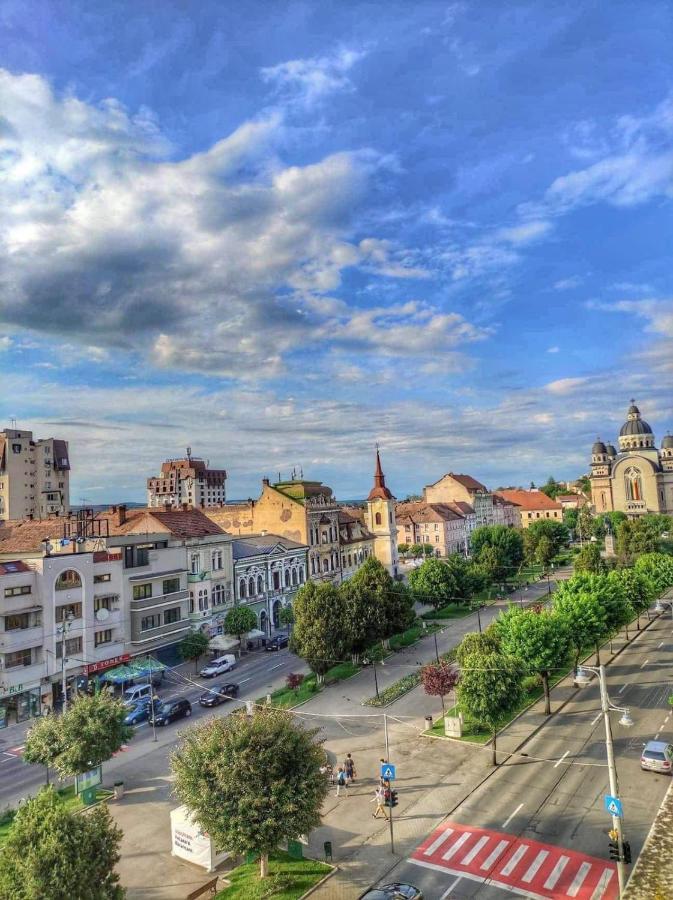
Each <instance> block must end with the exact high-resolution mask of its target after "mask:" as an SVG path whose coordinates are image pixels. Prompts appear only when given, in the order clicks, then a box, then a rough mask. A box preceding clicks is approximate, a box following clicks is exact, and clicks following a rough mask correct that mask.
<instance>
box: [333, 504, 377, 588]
mask: <svg viewBox="0 0 673 900" xmlns="http://www.w3.org/2000/svg"><path fill="white" fill-rule="evenodd" d="M365 518H366V513H365V510H364V509H362V508H361V507H359V506H342V507H341V508H340V509H339V546H340V549H341V575H342V578H343V579H344V581H345V580H346V579H348V578H350V577H351V575H354V574H355V573H356V572H357V570H358V569H359V568H360V566H361V565H362V563H363V562H364V561H365V560H366V559H369V557H370V556H375V553H374V546H375V538H374V535H373V534H372V533H371V531H369V529H368V528H367V526H366V524H365Z"/></svg>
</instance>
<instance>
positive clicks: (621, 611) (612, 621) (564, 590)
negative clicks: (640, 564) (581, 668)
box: [555, 572, 634, 665]
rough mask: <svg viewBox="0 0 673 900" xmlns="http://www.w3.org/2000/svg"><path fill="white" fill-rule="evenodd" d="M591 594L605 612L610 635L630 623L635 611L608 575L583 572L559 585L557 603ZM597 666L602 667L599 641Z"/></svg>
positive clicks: (621, 589)
mask: <svg viewBox="0 0 673 900" xmlns="http://www.w3.org/2000/svg"><path fill="white" fill-rule="evenodd" d="M581 594H590V595H592V596H593V598H594V600H595V602H596V603H598V604H599V605H600V607H601V609H602V610H603V614H604V616H605V631H604V632H603V633H610V632H613V631H615V630H617V629H618V628H621V626H622V625H625V624H626V623H627V622H629V621H630V620H631V619H632V618H633V616H634V609H633V607H632V606H631V604H630V603H629V602H628V600H627V599H626V595H625V593H624V590H623V588H622V587H620V586H619V585H616V584H615V583H614V582H611V581H610V580H609V578H608V576H607V575H592V574H590V573H588V572H581V573H579V574H578V575H574V576H573V577H572V578H569V579H568V580H567V581H565V582H563V583H562V584H560V585H559V587H558V589H557V591H556V598H555V603H558V602H559V599H560V598H561V597H565V596H568V595H573V596H577V595H581ZM596 665H600V653H599V647H598V641H596Z"/></svg>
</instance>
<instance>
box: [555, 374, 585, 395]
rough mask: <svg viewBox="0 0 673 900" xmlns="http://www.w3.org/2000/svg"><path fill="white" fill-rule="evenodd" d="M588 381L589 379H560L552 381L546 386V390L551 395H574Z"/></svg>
mask: <svg viewBox="0 0 673 900" xmlns="http://www.w3.org/2000/svg"><path fill="white" fill-rule="evenodd" d="M587 381H588V379H587V378H559V379H558V380H557V381H550V382H549V383H548V384H546V385H545V390H547V391H549V393H550V394H562V395H565V394H574V393H576V392H577V389H578V388H580V387H583V386H584V385H585V384H586V383H587Z"/></svg>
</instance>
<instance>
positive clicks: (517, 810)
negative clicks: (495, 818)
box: [501, 803, 523, 828]
mask: <svg viewBox="0 0 673 900" xmlns="http://www.w3.org/2000/svg"><path fill="white" fill-rule="evenodd" d="M522 806H523V803H519V805H518V806H517V808H516V809H515V810H514V812H513V813H510V815H508V816H507V818H506V819H505V821H504V822H503V823H502V825H501V827H502V828H507V826H508V825H509V823H510V822H511V821H512V819H513V818H514V816H515V815H516V814H517V813H518V812H519V810H520V809H521V807H522Z"/></svg>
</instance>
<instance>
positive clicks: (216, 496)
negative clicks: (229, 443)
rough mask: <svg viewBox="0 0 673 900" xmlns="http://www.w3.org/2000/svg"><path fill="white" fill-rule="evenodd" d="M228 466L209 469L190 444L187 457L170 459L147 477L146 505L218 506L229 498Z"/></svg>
mask: <svg viewBox="0 0 673 900" xmlns="http://www.w3.org/2000/svg"><path fill="white" fill-rule="evenodd" d="M226 482H227V473H226V471H225V469H210V468H208V463H207V462H206V461H205V460H203V459H197V458H196V457H194V456H192V454H191V448H190V447H187V456H186V457H185V458H184V459H167V460H166V462H164V463H162V464H161V473H160V474H159V475H158V476H157V477H156V478H148V479H147V505H148V506H149V507H154V506H162V507H165V506H166V505H169V506H173V507H176V508H177V507H179V506H183V505H184V504H186V505H188V506H198V507H202V508H203V507H206V506H219V505H220V504H222V503H224V502H225V500H226Z"/></svg>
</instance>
